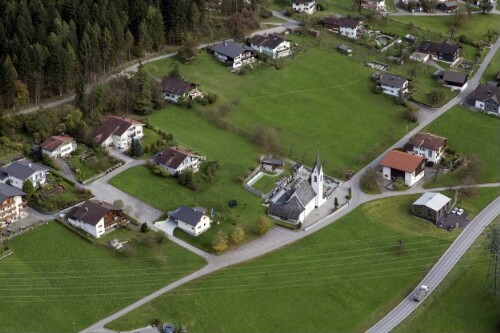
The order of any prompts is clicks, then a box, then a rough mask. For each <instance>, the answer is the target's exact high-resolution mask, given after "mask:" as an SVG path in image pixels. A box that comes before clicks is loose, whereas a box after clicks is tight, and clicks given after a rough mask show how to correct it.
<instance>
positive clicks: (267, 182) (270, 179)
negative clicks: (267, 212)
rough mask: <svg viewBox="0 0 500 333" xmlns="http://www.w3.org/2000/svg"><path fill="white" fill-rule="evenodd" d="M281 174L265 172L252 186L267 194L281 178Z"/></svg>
mask: <svg viewBox="0 0 500 333" xmlns="http://www.w3.org/2000/svg"><path fill="white" fill-rule="evenodd" d="M280 178H281V176H272V175H267V174H264V175H262V177H260V178H259V180H257V181H256V182H255V183H254V184H253V185H252V187H253V188H254V189H256V190H258V191H261V192H262V193H264V194H266V193H269V192H271V190H272V189H274V188H275V187H276V181H277V180H278V179H280Z"/></svg>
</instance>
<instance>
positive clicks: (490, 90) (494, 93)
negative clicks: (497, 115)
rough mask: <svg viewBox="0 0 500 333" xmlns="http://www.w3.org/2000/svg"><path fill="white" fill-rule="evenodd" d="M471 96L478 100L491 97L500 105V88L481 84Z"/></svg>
mask: <svg viewBox="0 0 500 333" xmlns="http://www.w3.org/2000/svg"><path fill="white" fill-rule="evenodd" d="M471 97H472V98H473V99H475V100H476V101H485V100H487V99H491V100H493V101H495V103H497V104H499V105H500V88H497V87H493V86H488V85H485V84H480V85H478V86H477V88H476V90H474V92H473V93H472V96H471Z"/></svg>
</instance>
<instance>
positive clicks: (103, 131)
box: [92, 116, 144, 150]
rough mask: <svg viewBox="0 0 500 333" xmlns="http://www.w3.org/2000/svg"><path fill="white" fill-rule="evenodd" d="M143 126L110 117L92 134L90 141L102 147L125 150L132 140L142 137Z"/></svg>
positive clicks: (138, 123) (122, 118)
mask: <svg viewBox="0 0 500 333" xmlns="http://www.w3.org/2000/svg"><path fill="white" fill-rule="evenodd" d="M143 126H144V124H142V123H140V122H138V121H135V120H132V119H128V118H124V117H116V116H111V117H109V118H108V119H107V120H106V121H105V122H104V124H102V125H101V126H100V127H99V128H98V129H97V130H96V131H95V132H94V134H93V135H92V139H93V140H94V141H95V143H97V144H98V145H101V146H104V147H109V146H113V147H115V148H116V149H119V150H127V149H129V148H130V144H131V143H132V139H141V138H142V137H143V136H144V133H143V131H142V127H143Z"/></svg>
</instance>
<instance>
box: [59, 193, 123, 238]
mask: <svg viewBox="0 0 500 333" xmlns="http://www.w3.org/2000/svg"><path fill="white" fill-rule="evenodd" d="M66 218H67V220H68V222H69V223H70V224H71V225H73V226H74V227H76V228H79V229H82V230H84V231H85V232H87V233H89V234H91V235H92V236H94V237H95V238H99V237H101V236H102V235H104V234H105V233H107V232H109V231H110V230H111V229H113V228H115V227H116V225H117V224H118V223H119V222H120V221H122V220H123V219H124V217H123V214H122V210H121V209H120V208H118V207H115V206H113V205H112V204H110V203H107V202H105V201H100V200H95V199H94V200H87V201H85V202H84V203H83V204H81V205H80V206H78V207H74V208H73V209H71V210H70V211H69V213H68V214H67V215H66Z"/></svg>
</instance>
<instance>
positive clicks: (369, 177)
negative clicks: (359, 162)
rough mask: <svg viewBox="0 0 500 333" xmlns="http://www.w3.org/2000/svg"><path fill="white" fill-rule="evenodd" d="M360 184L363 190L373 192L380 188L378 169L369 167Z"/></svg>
mask: <svg viewBox="0 0 500 333" xmlns="http://www.w3.org/2000/svg"><path fill="white" fill-rule="evenodd" d="M359 186H360V187H361V190H363V192H373V191H376V190H378V173H377V169H375V168H369V169H367V170H366V171H365V173H364V174H363V176H361V179H360V181H359Z"/></svg>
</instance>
